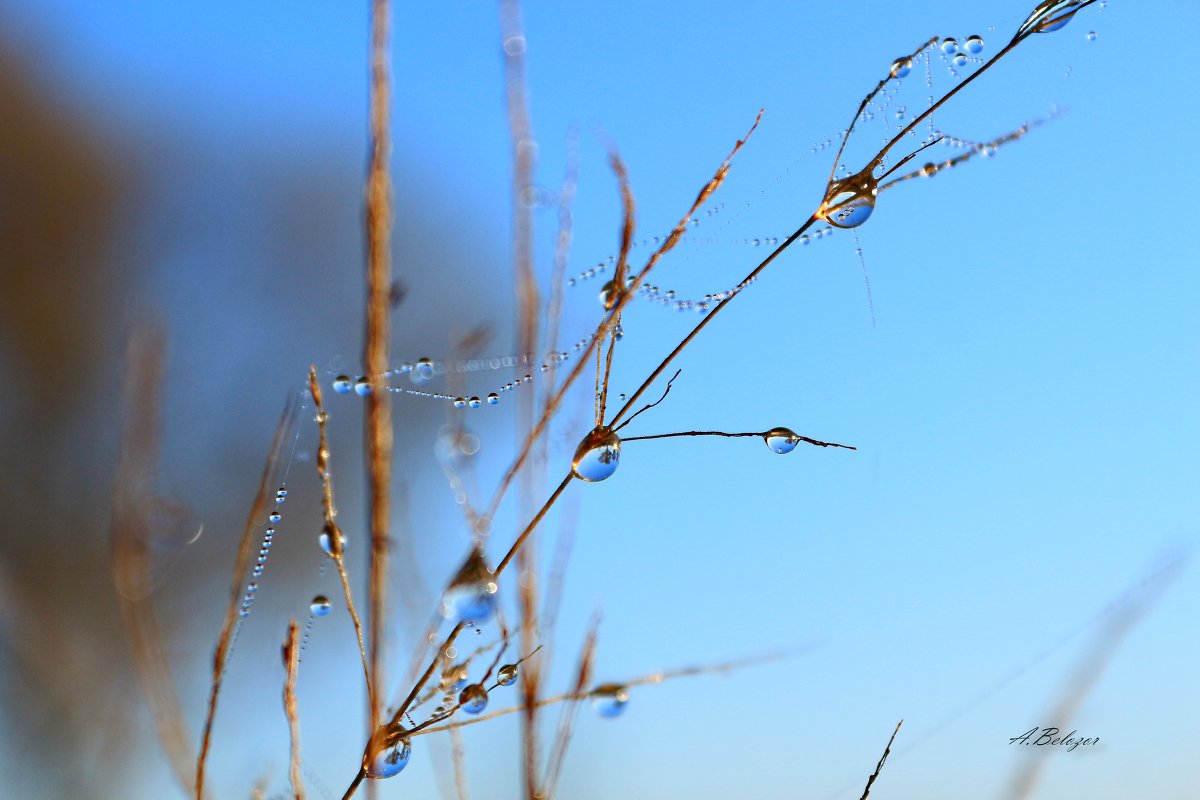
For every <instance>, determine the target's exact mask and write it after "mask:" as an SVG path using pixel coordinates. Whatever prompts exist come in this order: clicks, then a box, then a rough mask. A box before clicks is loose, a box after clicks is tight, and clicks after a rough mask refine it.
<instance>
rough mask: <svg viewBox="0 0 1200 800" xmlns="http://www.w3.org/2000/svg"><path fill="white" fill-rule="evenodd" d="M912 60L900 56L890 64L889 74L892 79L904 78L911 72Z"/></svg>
mask: <svg viewBox="0 0 1200 800" xmlns="http://www.w3.org/2000/svg"><path fill="white" fill-rule="evenodd" d="M912 65H913V60H912V58H910V57H909V56H901V57H900V58H897V59H896V60H895V61H893V62H892V68H891V73H892V77H893V78H904V77H906V76H907V75H908V73H910V72H912Z"/></svg>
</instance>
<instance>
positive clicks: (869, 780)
mask: <svg viewBox="0 0 1200 800" xmlns="http://www.w3.org/2000/svg"><path fill="white" fill-rule="evenodd" d="M903 724H904V720H900V721H899V722H897V723H896V730H894V731H892V737H891V738H890V739H888V743H887V747H885V748H883V755H881V756H880V757H879V763H878V764H876V765H875V771H874V772H872V773H871V776H870V777H869V778H867V786H866V788H865V789H863V793H862V797H860V798H859V800H867V795H869V794H870V793H871V784H873V783H875V779H876V778H878V777H879V773H880V772H881V771H882V770H883V762H885V761H887V757H888V754H889V753H891V752H892V742H894V741H896V734H897V733H899V732H900V726H901V725H903Z"/></svg>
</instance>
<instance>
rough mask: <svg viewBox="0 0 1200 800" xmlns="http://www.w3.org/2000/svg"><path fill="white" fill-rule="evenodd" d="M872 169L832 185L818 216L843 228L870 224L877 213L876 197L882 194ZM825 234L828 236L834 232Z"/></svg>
mask: <svg viewBox="0 0 1200 800" xmlns="http://www.w3.org/2000/svg"><path fill="white" fill-rule="evenodd" d="M871 169H872V168H871V167H867V169H865V170H863V171H862V172H860V173H858V174H857V175H852V176H851V177H849V178H843V179H842V180H838V181H833V182H832V183H830V184H829V188H828V189H826V190H825V200H824V201H822V203H821V207H820V208H819V209H818V210H817V216H819V217H821V218H822V219H824V220H825V221H826V222H828V223H829V224H830V225H836V226H837V227H839V228H856V227H858V226H859V225H862V224H863V223H864V222H866V221H867V219H869V218H870V216H871V213H872V212H873V211H874V210H875V197H876V195H878V194H879V183H878V181H876V180H875V176H873V175H872V174H871ZM823 233H824V235H826V236H828V235H829V234H830V233H831V231H828V230H826V231H824V232H823ZM818 235H821V232H818Z"/></svg>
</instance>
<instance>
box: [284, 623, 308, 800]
mask: <svg viewBox="0 0 1200 800" xmlns="http://www.w3.org/2000/svg"><path fill="white" fill-rule="evenodd" d="M283 659H284V665H285V667H286V668H287V679H286V680H285V681H284V683H283V712H284V714H285V715H286V716H287V721H288V736H289V737H290V740H291V747H290V748H289V759H288V763H289V765H290V767H289V770H288V772H289V775H290V776H291V780H292V795H293V797H295V798H296V800H304V779H303V778H302V777H301V775H300V711H299V706H298V704H297V702H296V676H297V675H298V674H299V672H300V626H299V625H297V624H296V620H294V619H292V620H289V621H288V632H287V638H286V639H285V640H284V642H283Z"/></svg>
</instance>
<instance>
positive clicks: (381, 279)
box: [363, 0, 392, 732]
mask: <svg viewBox="0 0 1200 800" xmlns="http://www.w3.org/2000/svg"><path fill="white" fill-rule="evenodd" d="M390 28H391V4H390V2H389V0H372V2H371V55H370V59H371V94H370V126H371V149H370V160H369V164H368V167H367V211H366V216H367V307H366V319H367V325H366V336H365V342H364V346H363V351H364V352H363V361H364V367H365V369H366V372H367V374H368V375H369V376H370V378H369V380H370V381H371V392H370V394H369V395H368V396H367V413H366V419H365V423H366V424H365V431H364V433H365V438H366V451H367V479H368V488H367V508H368V514H369V517H370V532H371V536H370V538H371V548H370V551H369V564H370V566H369V569H368V608H367V623H368V625H369V627H370V635H369V637H368V638H369V642H370V668H369V670H368V683H369V685H370V689H369V691H368V693H367V696H368V702H369V706H370V708H369V714H368V722H367V725H368V727H367V730H368V732H373V731H375V730H376V728H378V727H379V713H380V709H379V704H378V698H379V690H380V687H381V686H382V681H383V677H384V676H383V663H382V662H383V652H384V634H383V632H384V630H385V628H386V625H385V622H386V620H385V613H386V609H387V585H388V527H389V524H390V520H391V494H390V492H391V477H392V407H391V394H390V393H389V392H388V390H387V386H386V381H384V380H383V379H382V378H381V377H380V376H382V375H383V373H384V371H386V370H387V368H388V343H389V340H390V330H389V329H390V312H391V304H390V302H389V301H390V293H391V286H392V264H391V246H392V198H391V177H390V175H389V172H388V162H389V159H390V157H391V147H392V143H391V63H390V58H389V52H388V42H389V35H390Z"/></svg>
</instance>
